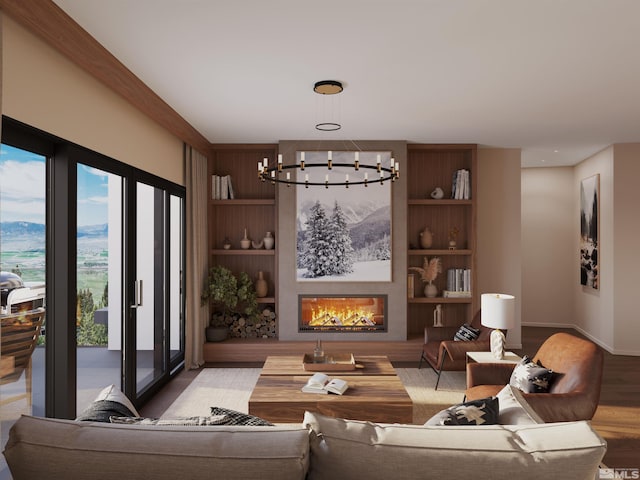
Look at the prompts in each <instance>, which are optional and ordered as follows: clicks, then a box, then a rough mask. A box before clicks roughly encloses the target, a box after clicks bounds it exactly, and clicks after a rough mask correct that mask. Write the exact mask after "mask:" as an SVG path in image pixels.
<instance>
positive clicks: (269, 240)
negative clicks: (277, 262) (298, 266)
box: [263, 232, 275, 250]
mask: <svg viewBox="0 0 640 480" xmlns="http://www.w3.org/2000/svg"><path fill="white" fill-rule="evenodd" d="M263 241H264V248H266V249H267V250H271V249H272V248H273V246H274V245H275V238H273V235H271V232H267V234H266V235H265V237H264V239H263Z"/></svg>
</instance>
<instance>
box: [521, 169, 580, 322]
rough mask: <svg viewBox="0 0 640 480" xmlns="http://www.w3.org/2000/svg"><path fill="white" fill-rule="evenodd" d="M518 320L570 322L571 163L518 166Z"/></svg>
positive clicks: (573, 231)
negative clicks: (519, 268)
mask: <svg viewBox="0 0 640 480" xmlns="http://www.w3.org/2000/svg"><path fill="white" fill-rule="evenodd" d="M521 178H522V252H523V255H522V324H523V325H530V326H564V327H569V326H573V325H574V324H575V317H574V310H573V301H571V299H572V298H573V289H574V281H575V278H576V276H575V273H576V272H575V269H576V268H578V267H576V259H577V258H578V253H577V252H576V250H575V249H574V244H575V235H576V229H577V228H579V222H578V218H577V217H575V216H574V204H575V202H576V198H575V196H574V193H575V192H574V173H573V167H556V168H525V169H522V173H521Z"/></svg>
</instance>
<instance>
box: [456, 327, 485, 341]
mask: <svg viewBox="0 0 640 480" xmlns="http://www.w3.org/2000/svg"><path fill="white" fill-rule="evenodd" d="M479 335H480V329H477V328H473V327H472V326H471V325H467V324H466V323H465V324H464V325H462V326H461V327H460V328H459V329H458V331H457V332H456V334H455V336H454V337H453V339H454V340H456V341H463V342H468V341H472V340H476V339H477V338H478V336H479Z"/></svg>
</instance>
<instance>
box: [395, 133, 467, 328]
mask: <svg viewBox="0 0 640 480" xmlns="http://www.w3.org/2000/svg"><path fill="white" fill-rule="evenodd" d="M476 153H477V147H476V145H408V147H407V169H406V173H405V175H406V176H407V179H408V180H407V189H408V191H407V238H408V239H409V248H408V250H407V262H408V266H410V267H412V266H413V267H420V266H422V262H423V258H424V257H428V258H432V257H439V258H440V260H441V262H442V273H441V274H440V275H439V276H438V278H437V279H436V281H435V284H436V286H437V287H438V292H439V293H438V296H437V297H435V298H426V297H425V296H424V293H423V288H422V287H423V284H422V282H421V281H420V278H419V276H418V275H417V274H416V276H415V289H414V297H413V298H408V299H407V334H408V336H409V338H412V337H415V336H417V335H422V332H423V330H424V327H425V326H426V325H431V324H432V322H433V311H434V309H435V307H436V305H438V304H440V305H442V310H443V321H444V324H445V325H451V326H454V325H460V324H462V323H464V322H470V321H471V319H472V317H473V314H474V313H475V311H476V310H477V308H478V295H477V293H476V199H475V195H476V192H477V178H476V177H477V156H476ZM460 169H467V170H469V172H470V185H471V198H470V199H464V200H459V199H453V198H451V196H452V195H451V192H452V183H453V176H454V173H455V172H456V171H457V170H460ZM436 187H440V188H442V189H443V190H444V197H443V198H442V199H437V200H434V199H432V198H430V193H431V192H432V191H433V190H434V189H435V188H436ZM425 227H429V228H430V229H431V231H432V232H433V244H432V248H429V249H423V248H420V243H419V242H420V237H419V236H420V232H421V231H422V230H423V229H424V228H425ZM454 227H455V228H457V229H458V234H457V245H456V249H455V250H450V249H449V248H448V247H449V245H448V242H449V232H450V231H451V230H452V229H453V228H454ZM451 268H469V269H471V286H472V287H471V297H468V298H443V297H442V296H441V295H442V291H443V290H444V289H446V279H447V270H448V269H451ZM408 273H411V272H408Z"/></svg>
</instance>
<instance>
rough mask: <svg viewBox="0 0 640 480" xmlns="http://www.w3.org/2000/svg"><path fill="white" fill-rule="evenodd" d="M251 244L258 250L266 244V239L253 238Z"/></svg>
mask: <svg viewBox="0 0 640 480" xmlns="http://www.w3.org/2000/svg"><path fill="white" fill-rule="evenodd" d="M251 246H252V247H253V248H255V249H256V250H260V249H261V248H262V247H263V246H264V241H263V240H260V241H259V242H256V241H255V240H251Z"/></svg>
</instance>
